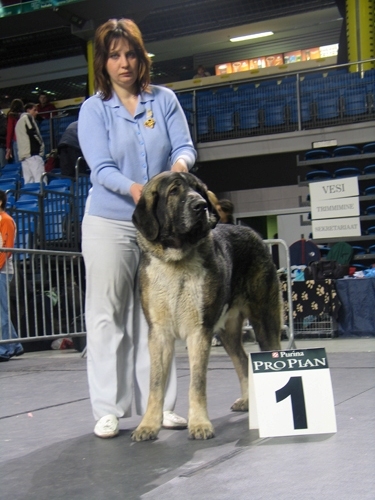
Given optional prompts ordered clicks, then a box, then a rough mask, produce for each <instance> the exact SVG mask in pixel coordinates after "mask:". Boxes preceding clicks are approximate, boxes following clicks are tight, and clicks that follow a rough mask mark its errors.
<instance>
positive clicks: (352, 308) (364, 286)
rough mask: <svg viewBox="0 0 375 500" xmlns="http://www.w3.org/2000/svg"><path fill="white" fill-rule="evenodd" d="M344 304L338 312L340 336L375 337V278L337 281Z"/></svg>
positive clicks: (338, 290)
mask: <svg viewBox="0 0 375 500" xmlns="http://www.w3.org/2000/svg"><path fill="white" fill-rule="evenodd" d="M336 289H337V295H338V297H339V300H340V302H341V304H342V306H341V308H340V310H339V312H338V318H337V320H338V334H339V335H340V336H343V337H344V336H346V337H360V336H362V337H374V336H375V278H346V279H340V280H337V281H336Z"/></svg>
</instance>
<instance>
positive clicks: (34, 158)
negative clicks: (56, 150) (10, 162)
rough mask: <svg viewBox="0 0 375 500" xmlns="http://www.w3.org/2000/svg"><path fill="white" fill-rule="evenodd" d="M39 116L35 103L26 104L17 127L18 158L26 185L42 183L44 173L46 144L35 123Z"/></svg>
mask: <svg viewBox="0 0 375 500" xmlns="http://www.w3.org/2000/svg"><path fill="white" fill-rule="evenodd" d="M37 114H38V111H37V106H36V104H35V103H32V102H30V103H28V104H26V106H25V113H23V114H22V115H21V117H20V119H19V120H18V122H17V125H16V136H17V148H18V156H19V159H20V160H21V162H22V174H23V178H24V181H25V184H27V183H29V182H40V179H41V177H42V174H43V173H44V161H43V156H44V142H43V139H42V136H41V135H40V132H39V128H38V125H37V124H36V121H35V117H36V116H37Z"/></svg>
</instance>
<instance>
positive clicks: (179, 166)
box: [171, 158, 189, 172]
mask: <svg viewBox="0 0 375 500" xmlns="http://www.w3.org/2000/svg"><path fill="white" fill-rule="evenodd" d="M171 170H172V172H189V169H188V168H187V165H186V162H185V160H183V159H182V158H180V159H179V160H177V161H176V163H175V164H174V165H173V166H172V168H171Z"/></svg>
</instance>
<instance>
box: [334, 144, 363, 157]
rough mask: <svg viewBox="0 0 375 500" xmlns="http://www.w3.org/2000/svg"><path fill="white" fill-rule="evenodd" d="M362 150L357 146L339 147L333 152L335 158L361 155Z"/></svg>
mask: <svg viewBox="0 0 375 500" xmlns="http://www.w3.org/2000/svg"><path fill="white" fill-rule="evenodd" d="M360 154H361V150H360V149H359V148H358V147H357V146H338V147H337V148H335V149H334V150H333V156H335V157H336V156H350V155H360Z"/></svg>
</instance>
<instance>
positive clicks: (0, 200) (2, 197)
mask: <svg viewBox="0 0 375 500" xmlns="http://www.w3.org/2000/svg"><path fill="white" fill-rule="evenodd" d="M6 204H7V194H6V192H5V191H0V208H1V209H2V210H5V207H6Z"/></svg>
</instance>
